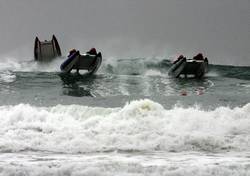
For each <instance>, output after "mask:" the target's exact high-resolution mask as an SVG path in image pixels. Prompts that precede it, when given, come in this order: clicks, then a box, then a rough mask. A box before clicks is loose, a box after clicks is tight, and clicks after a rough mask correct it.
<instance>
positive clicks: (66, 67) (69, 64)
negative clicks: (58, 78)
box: [60, 51, 102, 74]
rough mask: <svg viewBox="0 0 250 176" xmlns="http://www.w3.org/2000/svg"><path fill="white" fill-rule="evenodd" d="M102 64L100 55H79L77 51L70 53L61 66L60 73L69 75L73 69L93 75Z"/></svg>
mask: <svg viewBox="0 0 250 176" xmlns="http://www.w3.org/2000/svg"><path fill="white" fill-rule="evenodd" d="M101 63H102V54H101V52H99V53H98V54H90V53H88V52H87V53H86V54H83V55H81V54H80V52H79V51H75V52H73V53H71V54H70V55H69V56H68V58H67V59H66V60H65V61H64V62H63V63H62V64H61V66H60V69H61V71H62V72H65V73H70V72H71V70H73V69H75V70H76V71H77V72H79V70H86V71H87V73H89V74H94V73H95V72H96V71H97V70H98V69H99V67H100V65H101Z"/></svg>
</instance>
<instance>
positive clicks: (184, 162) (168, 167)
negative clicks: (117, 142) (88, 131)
mask: <svg viewBox="0 0 250 176" xmlns="http://www.w3.org/2000/svg"><path fill="white" fill-rule="evenodd" d="M0 159H1V162H0V176H13V175H32V176H50V175H51V176H52V175H53V176H55V175H58V176H63V175H65V176H68V175H71V176H85V175H86V176H113V175H117V176H118V175H119V176H120V175H122V176H144V175H148V176H161V175H171V176H180V175H183V176H184V175H185V176H186V175H187V176H190V175H197V176H214V175H227V176H236V175H239V176H242V175H244V176H247V175H249V174H250V167H249V164H250V161H249V159H248V158H247V157H245V154H244V155H243V156H230V155H228V154H225V155H218V154H216V155H212V156H211V155H204V154H197V153H191V154H189V153H157V152H154V153H151V154H148V153H143V154H137V153H131V154H130V153H126V154H123V153H115V152H112V153H95V154H94V155H84V154H81V155H80V154H77V155H69V154H67V155H62V154H49V155H46V153H45V154H36V153H29V154H22V153H21V154H16V153H15V154H2V155H0Z"/></svg>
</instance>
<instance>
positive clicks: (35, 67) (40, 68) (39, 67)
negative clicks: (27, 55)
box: [0, 57, 63, 72]
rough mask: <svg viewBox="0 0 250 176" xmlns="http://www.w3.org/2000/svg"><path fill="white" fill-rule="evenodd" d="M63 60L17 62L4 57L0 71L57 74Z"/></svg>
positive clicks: (0, 64)
mask: <svg viewBox="0 0 250 176" xmlns="http://www.w3.org/2000/svg"><path fill="white" fill-rule="evenodd" d="M62 62H63V59H61V58H56V59H54V60H53V61H52V62H48V63H39V62H36V61H34V60H26V61H24V60H18V59H16V58H10V57H4V58H1V61H0V71H6V70H8V71H21V72H30V71H32V72H57V71H59V70H60V64H61V63H62Z"/></svg>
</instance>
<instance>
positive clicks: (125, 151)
mask: <svg viewBox="0 0 250 176" xmlns="http://www.w3.org/2000/svg"><path fill="white" fill-rule="evenodd" d="M62 62H63V59H62V58H58V59H55V60H54V61H52V62H50V63H38V62H35V61H32V60H30V61H29V60H28V61H20V60H18V59H14V58H6V59H3V60H2V61H1V64H0V175H3V176H8V175H9V176H10V175H18V176H19V175H20V176H26V175H27V176H33V175H35V176H36V175H37V176H38V175H39V176H42V175H44V176H45V175H46V176H48V175H60V176H62V175H67V176H77V175H86V176H87V175H96V176H99V175H101V176H113V175H117V176H118V175H119V176H125V175H126V176H144V175H149V176H151V175H153V176H159V175H171V176H175V175H176V176H180V175H185V176H186V175H202V176H211V175H225V176H228V175H234V176H235V175H243V176H247V175H250V67H234V66H218V65H210V66H209V69H210V70H209V73H208V74H207V75H206V76H205V77H204V78H202V79H194V78H188V79H185V78H180V79H173V78H170V77H168V74H167V71H168V69H169V67H170V65H171V63H170V62H169V61H168V60H164V59H161V58H133V59H130V58H126V59H119V58H106V59H104V61H103V64H102V66H101V68H100V70H98V72H97V73H96V75H92V76H89V75H84V73H83V74H82V75H77V74H75V73H72V74H62V73H60V71H59V66H60V64H61V63H62Z"/></svg>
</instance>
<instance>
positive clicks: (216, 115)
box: [0, 99, 250, 154]
mask: <svg viewBox="0 0 250 176" xmlns="http://www.w3.org/2000/svg"><path fill="white" fill-rule="evenodd" d="M249 114H250V104H246V105H245V106H243V107H236V108H234V109H230V108H227V107H218V108H217V109H215V110H212V111H206V110H202V109H200V108H199V107H190V108H182V107H179V106H175V107H173V108H172V109H170V110H167V109H164V108H163V106H162V105H161V104H158V103H156V102H153V101H151V100H148V99H145V100H138V101H132V102H130V103H128V104H126V105H125V106H124V107H121V108H100V107H87V106H80V105H68V106H65V105H57V106H53V107H35V106H31V105H28V104H19V105H15V106H1V107H0V120H1V123H0V136H1V139H0V152H18V151H51V152H62V153H73V154H74V153H90V152H105V151H169V152H181V151H207V152H217V151H248V150H249V147H250V115H249Z"/></svg>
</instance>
